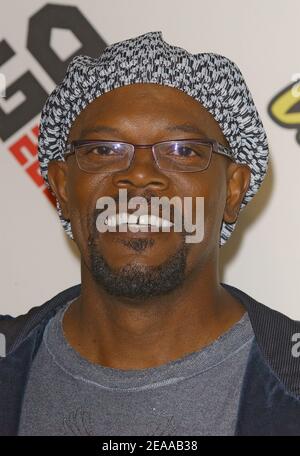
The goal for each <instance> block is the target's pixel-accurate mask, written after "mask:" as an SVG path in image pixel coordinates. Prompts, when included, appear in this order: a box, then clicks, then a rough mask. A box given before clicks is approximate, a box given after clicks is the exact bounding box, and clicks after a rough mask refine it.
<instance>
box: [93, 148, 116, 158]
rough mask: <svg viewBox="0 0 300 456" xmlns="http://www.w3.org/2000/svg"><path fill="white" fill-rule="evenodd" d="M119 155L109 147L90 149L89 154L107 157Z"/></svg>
mask: <svg viewBox="0 0 300 456" xmlns="http://www.w3.org/2000/svg"><path fill="white" fill-rule="evenodd" d="M117 153H118V152H117V151H115V150H113V149H112V148H111V147H109V146H97V147H93V148H91V149H89V154H92V155H104V156H107V155H116V154H117Z"/></svg>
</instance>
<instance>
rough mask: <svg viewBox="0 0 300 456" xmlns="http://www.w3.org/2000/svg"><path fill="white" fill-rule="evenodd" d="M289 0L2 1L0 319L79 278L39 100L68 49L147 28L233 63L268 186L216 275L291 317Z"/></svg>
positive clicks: (299, 229)
mask: <svg viewBox="0 0 300 456" xmlns="http://www.w3.org/2000/svg"><path fill="white" fill-rule="evenodd" d="M299 17H300V3H299V1H298V0H286V1H285V2H274V1H272V0H264V1H261V0H252V1H251V2H249V1H245V0H242V1H241V0H227V1H226V2H223V1H221V0H219V1H215V0H212V1H210V2H207V1H202V0H186V1H185V2H182V1H181V0H164V1H162V0H151V1H149V0H110V1H109V2H102V1H96V0H85V1H83V0H73V1H68V0H66V1H52V2H49V3H48V2H46V1H42V0H26V2H20V1H19V0H10V1H2V2H1V14H0V89H1V97H0V153H1V155H0V201H1V206H0V209H1V214H0V220H1V223H0V235H1V237H0V249H1V251H0V255H1V275H0V280H1V301H0V314H5V313H9V314H11V315H19V314H22V313H25V312H27V311H28V310H29V309H30V308H31V307H33V306H38V305H40V304H42V303H43V302H45V301H46V300H47V299H49V298H51V297H52V296H53V295H55V294H57V293H58V292H60V291H61V290H63V289H65V288H67V287H69V286H71V285H74V284H76V283H79V282H80V263H79V256H78V252H77V249H76V246H75V245H74V244H73V243H72V241H70V240H69V239H68V238H67V236H66V235H65V233H64V231H63V229H62V227H61V225H60V222H59V219H58V216H57V213H56V210H55V206H54V202H53V199H52V198H51V195H50V194H49V193H48V191H47V189H46V188H45V185H44V183H43V180H42V178H41V176H40V173H39V166H38V161H37V135H38V127H39V119H40V112H41V109H42V106H43V104H44V102H45V100H46V98H47V96H48V94H49V93H50V92H51V91H52V90H53V88H54V87H55V85H56V84H58V83H59V82H60V81H61V79H62V78H63V76H64V74H65V70H66V67H67V65H68V63H69V62H70V60H71V59H72V58H73V57H74V55H76V54H87V55H91V56H93V57H96V56H97V55H99V54H100V53H101V52H102V51H103V49H104V48H105V46H106V45H108V44H112V43H114V42H118V41H121V40H125V39H128V38H130V37H134V36H138V35H141V34H143V33H146V32H149V31H162V32H163V38H164V39H165V40H166V41H167V42H168V43H170V44H173V45H175V46H180V47H183V48H185V49H187V50H188V51H190V52H193V53H198V52H215V53H218V54H223V55H225V56H227V57H228V58H230V59H232V60H233V61H234V62H236V63H237V65H238V66H239V68H240V69H241V71H242V73H243V75H244V77H245V80H246V82H247V84H248V86H249V88H250V90H251V92H252V95H253V97H254V100H255V102H256V105H257V108H258V110H259V113H260V115H261V118H262V120H263V123H264V126H265V128H266V131H267V134H268V139H269V144H270V155H271V158H270V165H269V170H268V174H267V177H266V179H265V182H264V184H263V186H262V188H261V189H260V191H259V193H258V194H257V195H256V197H255V198H254V199H253V200H252V202H251V203H250V204H249V205H248V207H246V209H245V210H244V211H242V213H241V215H240V218H239V222H238V225H237V228H236V230H235V232H234V233H233V235H232V237H231V239H230V240H229V241H228V243H227V244H226V245H225V246H224V247H222V249H221V274H222V277H221V279H222V281H223V282H226V283H229V284H231V285H235V286H237V287H239V288H241V289H242V290H244V291H245V292H247V293H249V294H250V295H252V296H253V297H254V298H256V299H257V300H259V301H260V302H263V303H264V304H266V305H268V306H269V307H272V308H274V309H277V310H279V311H281V312H283V313H285V314H286V315H289V316H291V317H292V318H296V319H298V320H300V278H299V259H300V241H299V233H300V210H299V201H298V198H299V195H300V58H299Z"/></svg>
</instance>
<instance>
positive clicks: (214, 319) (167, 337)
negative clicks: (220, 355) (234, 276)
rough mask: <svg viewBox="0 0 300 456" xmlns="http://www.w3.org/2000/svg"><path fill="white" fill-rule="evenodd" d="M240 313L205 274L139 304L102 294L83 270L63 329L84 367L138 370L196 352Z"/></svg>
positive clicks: (240, 308)
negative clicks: (88, 365) (79, 287)
mask: <svg viewBox="0 0 300 456" xmlns="http://www.w3.org/2000/svg"><path fill="white" fill-rule="evenodd" d="M244 312H245V309H244V307H243V306H242V304H241V303H240V302H239V301H238V300H237V299H236V298H234V297H233V296H232V295H231V294H230V293H229V292H228V291H226V290H225V289H224V287H222V286H221V285H220V283H219V282H218V280H217V277H216V275H215V274H214V273H213V271H210V270H209V269H206V271H205V273H203V272H202V273H201V274H199V276H198V277H197V276H196V275H195V276H194V277H193V276H189V278H188V280H186V281H185V282H184V284H183V286H182V287H180V288H177V289H176V290H174V291H173V292H172V293H169V294H167V295H164V296H155V297H153V298H151V299H148V300H142V301H139V300H138V299H137V300H133V299H127V298H126V299H124V298H122V297H116V296H111V295H108V294H107V293H106V292H105V291H104V290H103V289H102V288H101V287H99V285H97V284H95V282H94V281H93V279H92V277H91V276H90V275H89V274H88V273H86V271H85V273H84V274H83V276H82V286H81V295H80V296H79V298H78V299H77V300H75V301H74V302H73V303H72V304H71V305H70V307H69V308H68V310H67V311H66V313H65V316H64V319H63V329H64V333H65V337H66V339H67V340H68V342H69V343H70V345H71V346H72V347H73V348H74V349H75V350H76V351H77V352H79V354H80V355H81V356H83V357H84V358H86V359H88V360H89V361H90V362H93V363H96V364H101V365H103V366H106V367H112V368H117V369H124V370H128V369H144V368H149V367H157V366H159V365H162V364H166V363H168V362H171V361H173V360H176V359H179V358H181V357H183V356H185V355H187V354H189V353H192V352H195V351H199V350H201V348H203V347H205V346H207V345H209V344H210V343H212V342H213V341H214V340H216V339H217V338H218V337H219V336H220V335H221V334H223V333H224V332H225V331H227V330H228V329H229V328H230V327H231V326H232V325H233V324H234V323H236V322H237V321H238V320H239V319H240V318H241V317H242V315H243V314H244Z"/></svg>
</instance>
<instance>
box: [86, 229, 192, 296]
mask: <svg viewBox="0 0 300 456" xmlns="http://www.w3.org/2000/svg"><path fill="white" fill-rule="evenodd" d="M98 234H99V233H98ZM122 242H123V244H125V245H127V246H129V247H130V248H131V249H133V250H135V251H142V250H144V249H146V248H151V246H152V245H153V243H154V242H155V241H154V240H153V239H151V238H149V239H138V238H136V239H129V240H126V241H125V240H124V241H122ZM186 257H187V245H186V243H185V242H184V237H182V243H181V245H180V247H179V248H178V249H177V251H176V252H175V253H174V254H173V255H171V256H170V257H169V258H168V259H167V260H166V261H164V262H163V263H162V264H160V265H158V266H147V265H144V264H138V263H136V264H127V265H125V266H123V267H121V268H119V269H117V270H115V269H112V268H111V267H110V266H109V265H108V263H107V262H106V261H105V259H104V257H103V256H102V254H101V252H99V246H97V245H96V242H95V236H93V237H92V238H91V239H90V242H89V259H90V267H91V273H92V276H93V278H94V280H95V282H96V283H97V284H99V285H100V286H101V287H103V288H104V289H105V290H106V292H107V293H108V294H110V295H112V296H123V297H126V298H132V299H139V301H141V300H142V301H145V300H147V299H148V298H151V297H153V296H162V295H165V294H167V293H169V292H171V291H173V290H174V289H176V288H178V287H179V286H180V285H181V284H182V283H183V281H184V278H185V270H186Z"/></svg>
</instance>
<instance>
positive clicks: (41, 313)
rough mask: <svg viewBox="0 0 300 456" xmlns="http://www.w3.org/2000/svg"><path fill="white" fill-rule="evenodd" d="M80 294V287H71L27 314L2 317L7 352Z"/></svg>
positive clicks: (2, 330) (0, 327)
mask: <svg viewBox="0 0 300 456" xmlns="http://www.w3.org/2000/svg"><path fill="white" fill-rule="evenodd" d="M79 294H80V285H75V286H73V287H70V288H68V289H66V290H64V291H62V292H60V293H58V294H57V295H55V296H54V297H53V298H51V299H49V300H48V301H46V302H45V303H43V304H42V305H40V306H36V307H32V308H31V309H30V310H29V311H28V312H27V313H25V314H22V315H18V316H17V317H12V316H11V315H0V334H2V335H4V337H5V342H6V347H7V351H9V350H10V349H11V348H12V346H15V345H17V343H18V342H19V341H21V340H22V339H23V338H24V337H26V335H27V334H28V333H29V332H30V330H31V329H33V328H34V327H35V326H36V325H37V324H38V323H40V322H41V321H42V320H43V319H46V318H48V319H49V318H50V317H51V316H52V314H53V313H55V311H56V310H57V309H58V308H59V307H60V306H61V305H63V304H64V303H66V302H68V301H69V300H71V299H74V298H75V297H77V296H78V295H79Z"/></svg>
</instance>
